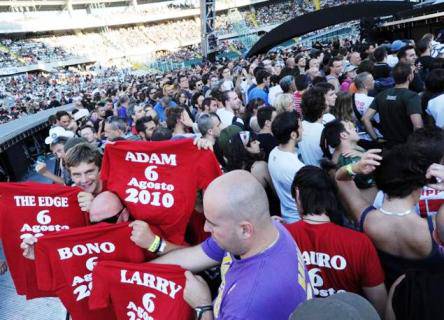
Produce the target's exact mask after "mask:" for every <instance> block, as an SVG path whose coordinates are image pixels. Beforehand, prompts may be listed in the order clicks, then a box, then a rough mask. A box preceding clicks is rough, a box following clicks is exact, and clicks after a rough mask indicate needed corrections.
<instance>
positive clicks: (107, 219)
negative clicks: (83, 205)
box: [100, 206, 125, 224]
mask: <svg viewBox="0 0 444 320" xmlns="http://www.w3.org/2000/svg"><path fill="white" fill-rule="evenodd" d="M124 209H125V207H123V206H122V209H120V211H119V212H117V214H115V215H114V216H112V217H109V218H106V219H104V220H102V221H100V222H106V223H112V224H115V223H117V221H118V220H119V218H120V216H121V215H122V212H123V210H124Z"/></svg>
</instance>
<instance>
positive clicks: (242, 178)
mask: <svg viewBox="0 0 444 320" xmlns="http://www.w3.org/2000/svg"><path fill="white" fill-rule="evenodd" d="M204 211H205V212H207V211H212V212H215V213H216V214H217V215H221V216H224V217H227V218H232V219H234V220H236V221H240V220H248V221H251V222H252V223H255V224H258V225H259V226H260V224H261V223H264V222H266V221H267V222H268V221H269V217H270V213H269V207H268V200H267V194H266V193H265V190H264V188H263V187H262V185H261V184H260V183H259V181H257V180H256V178H255V177H254V176H253V175H252V174H251V173H249V172H248V171H245V170H235V171H231V172H229V173H227V174H224V175H222V176H220V177H218V178H217V179H215V180H214V181H213V182H212V183H211V184H210V185H209V186H208V188H207V189H206V190H205V194H204Z"/></svg>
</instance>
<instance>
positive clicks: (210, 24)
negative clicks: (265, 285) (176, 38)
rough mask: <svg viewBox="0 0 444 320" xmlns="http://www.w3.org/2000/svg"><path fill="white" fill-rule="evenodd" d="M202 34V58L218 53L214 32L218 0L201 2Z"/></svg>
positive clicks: (203, 0) (201, 0)
mask: <svg viewBox="0 0 444 320" xmlns="http://www.w3.org/2000/svg"><path fill="white" fill-rule="evenodd" d="M200 21H201V27H200V34H201V47H202V56H203V57H204V58H207V57H208V55H209V54H211V53H214V52H216V51H217V36H216V34H215V32H214V29H215V22H216V0H200Z"/></svg>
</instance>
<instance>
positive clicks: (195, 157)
mask: <svg viewBox="0 0 444 320" xmlns="http://www.w3.org/2000/svg"><path fill="white" fill-rule="evenodd" d="M441 47H442V46H441V44H440V43H439V42H437V41H436V40H435V39H434V36H433V35H432V34H425V35H424V36H423V37H422V38H421V39H419V40H418V41H416V42H414V41H410V40H395V41H393V42H391V43H381V44H376V43H369V42H365V41H364V42H353V41H349V40H344V41H335V42H333V43H330V44H329V45H327V46H326V45H321V44H320V43H315V44H314V45H313V47H312V48H301V47H293V48H289V49H282V50H275V51H272V52H270V53H268V54H265V55H261V56H259V57H253V58H250V59H242V58H239V59H237V60H233V61H219V62H217V63H214V64H213V63H209V62H206V63H202V64H198V65H196V66H194V67H193V68H191V69H180V70H174V71H172V72H168V73H165V74H161V75H144V76H140V75H132V74H131V73H130V72H129V70H119V69H117V68H110V69H101V68H99V67H97V68H95V69H94V70H90V71H88V72H87V71H84V70H80V71H79V70H77V71H75V72H73V73H72V74H71V75H70V74H69V72H66V74H65V76H64V77H60V78H55V77H56V76H55V75H50V76H48V77H46V78H45V77H39V78H38V79H34V78H32V76H31V78H29V77H30V76H27V77H25V76H22V77H21V78H20V79H18V78H17V79H15V78H10V79H9V80H8V81H15V82H16V83H20V85H21V86H22V87H23V88H25V90H17V91H16V92H15V94H16V95H17V98H16V99H15V100H14V101H15V103H16V104H20V105H21V103H22V102H21V100H23V98H24V97H25V98H24V100H27V99H28V98H27V97H26V94H28V95H29V94H34V93H35V91H33V90H32V89H33V83H34V81H38V82H39V83H41V84H42V85H41V87H40V89H39V91H38V93H37V95H38V94H41V95H48V94H49V95H50V97H51V99H50V101H47V102H46V103H44V104H43V106H40V107H43V108H47V107H51V106H56V105H60V104H63V103H65V102H69V101H70V100H72V101H73V102H75V103H76V106H75V109H74V110H73V111H72V112H70V113H68V112H65V111H59V112H57V113H56V114H54V116H52V117H51V118H50V121H51V122H52V123H53V126H52V128H51V129H50V130H49V135H48V137H47V139H46V140H45V142H46V143H47V144H48V147H49V149H50V150H51V152H52V153H53V154H54V155H55V156H56V158H57V159H58V166H57V170H56V171H55V172H52V171H50V170H49V169H48V167H47V166H46V164H45V163H44V162H38V163H37V165H36V167H35V170H36V171H37V172H38V173H39V174H41V175H42V176H44V177H46V178H48V179H50V180H51V181H53V182H54V186H53V187H54V190H56V188H65V186H76V187H78V189H73V188H69V190H72V192H74V190H75V196H74V197H73V199H74V200H73V201H74V203H75V204H76V205H77V206H78V209H79V210H81V211H85V212H88V213H89V215H88V216H87V217H88V218H89V223H93V226H89V227H83V228H82V227H81V228H78V231H76V228H73V229H72V230H68V231H61V232H60V233H59V234H57V232H56V233H53V234H52V235H45V236H43V237H42V238H40V237H36V236H35V234H30V235H28V236H26V237H23V241H21V244H20V246H21V248H22V249H23V250H24V251H23V254H24V256H25V257H26V258H27V259H30V260H34V261H35V268H36V269H35V270H34V271H35V275H36V277H37V285H38V286H37V288H38V289H40V290H41V289H42V288H46V289H48V288H53V287H51V285H50V284H51V283H52V281H51V280H50V279H52V278H51V275H48V270H53V271H52V272H55V273H57V272H59V273H64V274H71V273H73V274H75V271H74V270H77V267H75V266H74V267H73V265H69V268H68V267H65V268H64V267H63V265H64V264H63V263H68V260H69V258H70V257H73V256H79V257H77V258H76V259H80V256H83V255H87V251H88V250H90V251H94V250H99V249H94V247H87V245H86V244H85V248H89V249H88V250H87V249H81V248H83V247H81V243H83V242H81V241H83V240H82V239H84V238H85V239H91V237H92V235H94V237H95V238H93V239H95V240H94V241H99V240H97V239H102V238H100V237H102V236H103V234H104V233H105V231H106V232H110V234H111V232H117V231H113V230H117V229H118V228H120V227H119V226H122V225H124V226H125V227H126V228H125V229H124V230H123V231H122V232H121V233H119V234H118V235H117V234H116V235H115V236H116V237H118V239H119V245H120V246H119V247H118V248H121V249H119V250H122V251H121V252H120V251H119V252H120V253H119V254H120V255H117V256H113V258H110V259H111V260H117V261H121V262H106V261H100V262H99V263H98V264H97V266H96V267H95V268H94V271H93V273H92V279H93V282H94V286H93V289H92V291H91V292H89V291H88V295H91V296H90V298H89V305H88V304H86V305H84V304H83V302H79V300H80V298H78V299H77V301H72V300H70V299H73V298H72V297H71V298H69V299H68V298H67V296H66V292H70V291H69V290H71V291H72V288H71V287H74V286H76V285H77V284H78V283H82V282H83V281H91V277H90V276H88V277H89V278H88V279H89V280H84V279H83V276H82V278H80V279H81V280H79V279H78V277H75V278H74V280H73V281H69V283H68V286H67V288H68V289H69V290H68V289H66V284H65V287H64V288H65V289H66V290H68V291H66V290H65V289H64V290H65V291H63V290H62V291H57V292H56V295H58V296H59V297H60V298H61V299H62V302H63V303H64V305H65V306H66V308H67V309H68V312H69V313H70V314H71V316H72V318H73V319H74V320H77V319H89V318H88V316H87V314H88V315H89V316H94V317H95V318H94V319H101V318H100V317H98V316H96V315H95V314H94V312H95V311H94V312H93V311H90V309H89V308H91V309H94V310H95V309H103V308H104V307H107V306H108V307H109V305H110V304H111V307H112V308H113V309H112V310H111V311H110V310H108V309H107V310H108V311H107V312H112V314H115V315H116V316H117V317H118V318H122V315H125V317H126V312H127V310H126V309H125V308H127V309H130V306H131V303H130V304H128V302H127V301H126V302H125V303H123V302H122V301H124V298H123V297H121V296H122V292H125V294H127V295H128V296H130V295H131V296H132V295H136V292H138V291H137V290H138V289H136V286H137V285H143V286H144V287H150V288H151V289H153V290H154V289H156V288H157V289H156V290H158V291H156V292H159V291H161V292H163V293H166V295H165V297H166V296H168V294H169V297H171V298H174V294H173V291H174V290H176V291H175V292H177V291H178V290H180V289H179V288H178V287H177V288H175V287H174V285H173V284H174V283H175V282H174V281H181V282H180V283H181V288H182V287H183V289H184V291H183V292H181V294H180V297H182V296H183V299H184V300H180V299H182V298H180V299H179V300H168V301H166V300H165V299H167V298H165V297H164V296H162V297H164V298H161V297H160V296H159V295H157V298H156V299H155V302H153V301H152V300H149V301H151V302H149V301H148V300H146V299H151V298H153V297H152V296H151V298H146V299H145V297H144V298H143V301H144V302H143V305H144V308H145V310H146V312H147V313H148V314H151V313H153V312H154V314H156V316H157V317H159V318H160V319H192V318H193V317H192V316H190V317H188V316H187V314H188V313H187V312H189V309H187V308H189V307H191V308H194V310H195V312H196V318H197V319H213V318H215V319H302V320H303V319H333V318H334V319H380V318H383V319H421V320H423V319H439V318H440V317H441V316H442V312H443V311H444V310H443V307H444V306H442V303H441V302H440V298H441V292H442V285H443V280H444V277H443V267H444V246H443V245H444V243H443V240H442V239H444V212H442V211H443V210H444V206H442V205H443V204H444V193H443V192H444V185H443V181H444V165H443V164H442V163H443V162H442V161H443V160H442V159H443V156H444V139H443V138H444V131H443V126H444V112H443V110H444V109H443V108H442V105H441V103H442V99H443V97H444V57H443V56H442V53H441V52H442V50H441ZM73 71H74V70H73ZM82 72H84V74H83V75H79V73H82ZM2 85H3V87H4V88H5V89H8V88H10V87H11V86H10V85H8V83H7V82H4V83H3V84H2ZM57 85H61V87H57ZM61 88H63V90H62V89H61ZM22 94H25V96H20V95H22ZM144 142H155V143H144ZM194 145H195V146H194ZM172 155H174V157H171V156H172ZM128 162H131V164H129V165H128ZM147 163H149V164H148V167H146V165H147ZM140 168H143V170H142V171H144V173H142V174H140V173H138V171H137V170H140ZM159 177H161V178H159ZM165 177H168V179H167V178H165ZM126 179H128V180H126ZM162 179H165V180H162ZM128 181H130V182H129V183H128ZM160 182H161V183H160ZM14 188H15V185H14V184H3V185H2V186H1V188H0V190H1V191H0V193H2V199H4V200H3V201H5V203H4V204H3V206H2V207H3V208H6V207H7V209H8V210H5V209H3V211H2V212H0V226H5V225H6V224H7V225H8V229H7V231H8V232H5V230H6V229H5V228H3V229H1V228H0V230H3V232H1V234H0V236H1V238H2V241H3V247H4V248H5V250H6V255H7V258H9V259H8V260H9V261H8V262H9V267H10V269H11V272H12V274H13V277H15V278H14V281H15V284H16V287H17V289H18V291H20V292H19V293H21V294H27V295H28V294H29V296H30V297H33V296H32V294H36V293H35V292H31V291H30V290H31V284H30V283H31V282H29V281H28V280H27V281H28V282H26V283H27V286H28V287H27V286H25V287H20V285H21V284H22V282H20V281H22V278H20V277H19V276H18V272H19V271H18V270H20V268H21V266H22V265H20V264H15V263H14V261H16V260H14V259H13V256H12V254H11V251H13V250H16V251H17V250H19V248H18V246H19V245H18V244H17V243H16V242H17V241H16V240H14V241H15V246H12V245H11V246H9V244H10V243H11V242H9V238H8V236H9V235H10V234H13V232H14V231H13V229H14V228H13V226H14V224H13V222H14V220H9V219H18V218H14V217H17V215H8V214H7V212H15V210H17V208H16V206H19V207H26V206H30V204H29V203H31V202H32V201H31V200H30V199H28V198H26V196H18V195H17V193H18V192H20V189H14ZM29 188H31V187H29ZM32 188H34V187H32ZM127 188H129V189H127ZM176 188H177V189H176ZM10 189H11V190H14V192H15V193H14V192H12V191H11V194H13V195H14V197H11V199H12V200H11V201H10V202H7V201H8V200H5V199H9V198H8V193H7V192H9V191H7V190H10ZM36 190H37V191H35V192H36V194H37V193H38V192H41V195H43V196H46V197H51V196H53V195H54V194H57V193H56V191H54V190H53V189H49V188H48V187H46V188H45V189H44V190H40V189H36ZM202 190H204V192H203V193H202V192H197V191H202ZM62 191H63V192H65V193H66V192H67V191H66V190H65V189H63V190H62V189H60V191H59V192H62ZM158 191H159V192H158ZM160 191H161V192H160ZM166 191H169V192H170V193H168V192H166ZM196 192H197V196H196ZM25 194H27V195H28V196H29V189H26V193H25ZM39 194H40V193H39ZM161 195H162V197H161ZM167 195H168V196H167ZM159 197H160V198H159ZM14 199H15V200H14ZM39 201H40V200H39ZM45 201H46V200H45ZM174 201H177V203H175V202H174ZM173 205H174V206H173ZM172 206H173V207H172ZM59 207H63V205H59ZM63 209H65V210H66V208H61V210H63ZM23 210H24V209H23ZM51 210H52V209H51ZM44 216H45V215H44V213H43V215H42V214H41V213H39V216H38V217H37V222H39V221H43V222H44V223H43V224H42V225H44V224H45V221H46V220H45V219H44ZM71 216H72V217H77V215H75V214H73V215H71ZM80 217H83V218H84V217H85V216H84V215H80ZM20 219H21V218H20ZM39 219H40V220H39ZM101 221H102V222H107V223H108V224H100V223H98V222H101ZM129 221H131V222H130V224H129V228H127V227H128V224H125V223H127V222H129ZM116 222H117V224H116V225H114V223H116ZM20 223H21V225H23V222H20ZM34 223H35V222H34ZM39 223H40V222H39ZM66 223H68V222H66ZM69 223H73V225H75V223H78V224H81V223H84V222H82V221H76V222H72V221H71V222H69ZM78 224H77V226H78ZM21 225H20V224H19V226H21ZM21 230H24V229H23V228H22V229H21ZM42 230H43V229H42ZM87 230H89V231H87ZM125 230H126V231H125ZM128 230H129V231H128ZM19 231H20V228H19ZM22 232H23V231H22ZM84 232H85V233H86V232H91V234H89V235H88V236H86V235H84V234H83V233H84ZM70 236H71V237H72V238H70ZM18 238H19V237H18V236H17V239H18ZM110 239H114V238H113V237H112V236H111V235H109V236H108V238H106V240H109V241H111V240H110ZM293 240H294V241H293ZM11 241H12V240H11ZM57 241H59V243H60V245H61V243H64V244H66V243H70V245H75V246H74V247H73V249H72V252H71V251H66V250H68V249H69V248H68V247H67V248H62V249H59V251H58V252H59V254H60V257H61V259H60V261H59V260H57V259H56V258H54V257H52V258H51V257H50V252H51V247H52V246H56V245H57V244H58V242H57ZM85 241H86V240H85ZM74 248H76V249H75V250H74ZM107 248H109V247H103V249H104V251H107V250H108V249H107ZM8 250H11V251H8ZM138 250H139V251H140V250H142V251H143V253H144V254H148V253H149V257H146V256H144V257H142V258H140V257H139V256H138V254H139V253H140V252H139V251H138ZM90 253H91V252H90ZM97 254H98V253H97ZM101 257H103V256H101ZM103 259H104V260H107V259H105V258H103ZM65 260H66V261H65ZM99 260H100V259H99ZM26 261H27V263H30V262H29V261H28V260H26ZM79 261H80V260H79ZM81 261H82V263H81V264H82V266H83V267H84V265H85V261H86V267H87V268H89V267H88V266H89V265H88V261H89V260H85V261H84V260H81ZM142 261H150V262H151V263H148V264H145V265H141V264H140V262H142ZM129 262H133V264H130V263H129ZM21 263H25V262H23V261H22V262H21ZM79 263H80V262H79ZM137 263H139V264H137ZM156 264H162V265H163V266H158V267H156ZM170 264H174V265H179V266H180V267H181V268H183V269H179V271H178V270H177V269H174V268H175V267H171V266H165V265H170ZM220 264H221V268H220V270H219V269H218V268H217V266H219V265H220ZM49 265H50V266H51V267H49ZM79 265H80V264H79ZM58 268H60V270H63V271H60V270H59V269H58ZM113 268H116V269H117V270H120V271H122V272H123V271H125V272H124V273H120V274H119V276H118V278H119V279H121V281H120V282H119V281H117V282H112V281H113V280H112V276H106V272H109V274H110V275H111V274H113V273H112V270H113ZM130 268H133V269H131V270H145V271H146V272H148V273H145V275H146V274H151V273H153V274H157V278H156V279H157V280H156V281H160V280H158V277H165V278H166V279H167V280H165V279H163V280H164V281H166V282H165V283H170V285H169V286H170V287H168V286H167V287H168V288H170V289H171V290H172V291H171V292H169V291H168V290H169V289H168V290H167V289H166V287H165V288H163V287H162V285H155V284H154V283H153V281H154V280H153V279H154V278H150V277H149V276H144V278H143V279H142V278H141V276H136V273H135V272H134V274H133V276H132V277H130V276H128V274H129V272H130V271H129V270H130ZM144 268H146V269H144ZM54 270H55V271H54ZM57 270H59V271H57ZM88 270H89V271H91V270H92V267H91V268H90V269H88ZM184 270H188V271H186V272H185V274H184ZM205 270H207V271H205ZM0 271H3V272H4V271H6V265H5V264H3V265H2V268H0ZM85 272H86V270H85ZM197 274H200V276H197ZM33 276H34V273H32V272H28V273H27V275H26V277H33ZM151 276H152V275H151ZM201 276H202V277H201ZM48 277H49V278H48ZM52 277H54V279H58V277H59V276H58V275H52ZM152 277H153V276H152ZM174 277H175V278H174ZM43 279H45V280H43ZM46 279H49V280H46ZM85 279H87V277H86V276H85ZM150 279H151V280H150ZM171 279H176V280H171ZM54 281H60V280H54ZM123 282H125V283H126V284H128V285H133V286H131V287H123V284H122V283H123ZM106 283H108V284H106ZM110 283H112V285H110ZM178 283H179V282H178ZM165 285H166V284H165ZM57 288H59V287H57ZM97 288H98V289H97ZM53 289H54V288H53ZM151 289H150V290H151ZM125 290H127V291H125ZM144 290H147V289H146V288H144ZM78 291H80V290H77V291H76V290H75V291H74V292H75V293H78ZM38 294H40V296H41V295H42V293H41V292H39V293H38ZM46 294H47V293H46ZM71 294H72V293H69V295H71ZM106 294H107V295H109V296H110V297H111V298H110V299H109V298H105V296H106ZM104 295H105V296H104ZM154 297H156V295H154ZM140 298H141V296H140ZM312 298H313V299H312ZM307 300H308V301H307ZM137 303H139V302H137ZM137 303H136V304H137ZM159 304H160V305H161V306H168V308H167V307H163V308H162V307H159ZM127 305H128V307H126V306H127ZM154 306H156V308H157V309H155V307H154ZM122 308H123V309H122ZM136 309H137V308H136ZM167 309H168V310H174V311H171V312H176V313H172V314H169V315H166V314H163V312H166V311H165V310H167ZM139 311H140V310H139ZM156 312H157V313H156ZM102 316H103V315H102ZM140 317H142V316H140ZM153 317H154V316H153ZM103 319H110V318H109V314H108V318H107V317H106V316H104V318H103ZM122 319H123V318H122ZM156 319H157V318H156Z"/></svg>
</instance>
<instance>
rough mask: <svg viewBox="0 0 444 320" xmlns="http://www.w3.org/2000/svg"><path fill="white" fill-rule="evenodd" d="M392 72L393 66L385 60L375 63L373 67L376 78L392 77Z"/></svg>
mask: <svg viewBox="0 0 444 320" xmlns="http://www.w3.org/2000/svg"><path fill="white" fill-rule="evenodd" d="M390 72H391V68H390V66H389V65H388V64H387V63H385V62H381V63H375V65H374V67H373V77H374V78H375V79H381V78H388V77H390Z"/></svg>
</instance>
